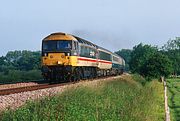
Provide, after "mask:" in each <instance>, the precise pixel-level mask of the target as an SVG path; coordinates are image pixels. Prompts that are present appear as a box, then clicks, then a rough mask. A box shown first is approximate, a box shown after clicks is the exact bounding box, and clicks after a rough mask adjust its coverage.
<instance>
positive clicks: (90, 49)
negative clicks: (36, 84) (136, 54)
mask: <svg viewBox="0 0 180 121" xmlns="http://www.w3.org/2000/svg"><path fill="white" fill-rule="evenodd" d="M124 67H125V61H124V59H123V58H122V57H120V56H118V55H117V54H115V53H112V52H111V51H109V50H107V49H104V48H102V47H100V46H97V45H96V44H94V43H92V42H90V41H87V40H85V39H82V38H80V37H77V36H74V35H71V34H66V33H61V32H59V33H52V34H50V35H49V36H47V37H45V38H44V39H43V40H42V75H43V77H44V79H45V80H49V81H78V80H81V79H90V78H96V77H101V76H110V75H119V74H122V73H123V71H124Z"/></svg>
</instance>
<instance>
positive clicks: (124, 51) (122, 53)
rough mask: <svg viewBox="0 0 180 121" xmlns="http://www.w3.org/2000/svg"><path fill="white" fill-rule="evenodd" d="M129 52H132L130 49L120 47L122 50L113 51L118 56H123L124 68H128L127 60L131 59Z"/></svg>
mask: <svg viewBox="0 0 180 121" xmlns="http://www.w3.org/2000/svg"><path fill="white" fill-rule="evenodd" d="M131 52H132V50H130V49H122V50H119V51H117V52H115V53H116V54H118V55H119V56H121V57H122V58H124V60H125V62H126V70H129V62H130V60H131Z"/></svg>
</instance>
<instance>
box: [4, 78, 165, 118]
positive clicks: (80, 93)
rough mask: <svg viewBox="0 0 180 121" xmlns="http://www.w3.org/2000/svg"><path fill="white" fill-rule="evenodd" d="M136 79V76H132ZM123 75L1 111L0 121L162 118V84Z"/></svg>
mask: <svg viewBox="0 0 180 121" xmlns="http://www.w3.org/2000/svg"><path fill="white" fill-rule="evenodd" d="M136 79H137V77H136ZM140 82H141V81H134V80H133V78H132V77H130V76H126V77H123V78H121V79H114V80H112V81H104V82H102V83H100V84H97V85H96V84H91V85H82V86H79V87H77V88H71V89H68V90H66V91H65V92H63V93H62V94H60V95H58V96H55V97H47V98H46V99H42V100H38V101H36V102H29V103H27V104H26V105H25V106H23V107H21V108H19V109H17V110H16V111H12V110H7V111H5V112H3V114H1V120H2V121H9V120H12V121H50V120H51V121H57V120H63V121H117V120H120V121H164V99H163V98H164V97H163V86H162V84H161V83H160V82H158V81H152V82H148V83H146V84H145V85H144V86H142V84H141V83H140Z"/></svg>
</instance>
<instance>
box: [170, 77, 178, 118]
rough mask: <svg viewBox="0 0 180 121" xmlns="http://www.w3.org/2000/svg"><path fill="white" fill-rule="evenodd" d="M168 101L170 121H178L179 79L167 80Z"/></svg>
mask: <svg viewBox="0 0 180 121" xmlns="http://www.w3.org/2000/svg"><path fill="white" fill-rule="evenodd" d="M167 85H168V101H169V107H170V112H171V120H172V121H180V79H168V80H167Z"/></svg>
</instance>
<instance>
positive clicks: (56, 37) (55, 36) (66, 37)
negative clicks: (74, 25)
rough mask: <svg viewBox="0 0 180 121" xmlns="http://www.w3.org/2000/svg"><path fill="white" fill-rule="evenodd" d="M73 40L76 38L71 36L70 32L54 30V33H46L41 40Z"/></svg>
mask: <svg viewBox="0 0 180 121" xmlns="http://www.w3.org/2000/svg"><path fill="white" fill-rule="evenodd" d="M59 39H60V40H75V41H77V39H76V38H75V37H73V36H72V35H70V34H66V33H62V32H56V33H52V34H50V35H48V36H47V37H45V38H44V39H43V41H47V40H59Z"/></svg>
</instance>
